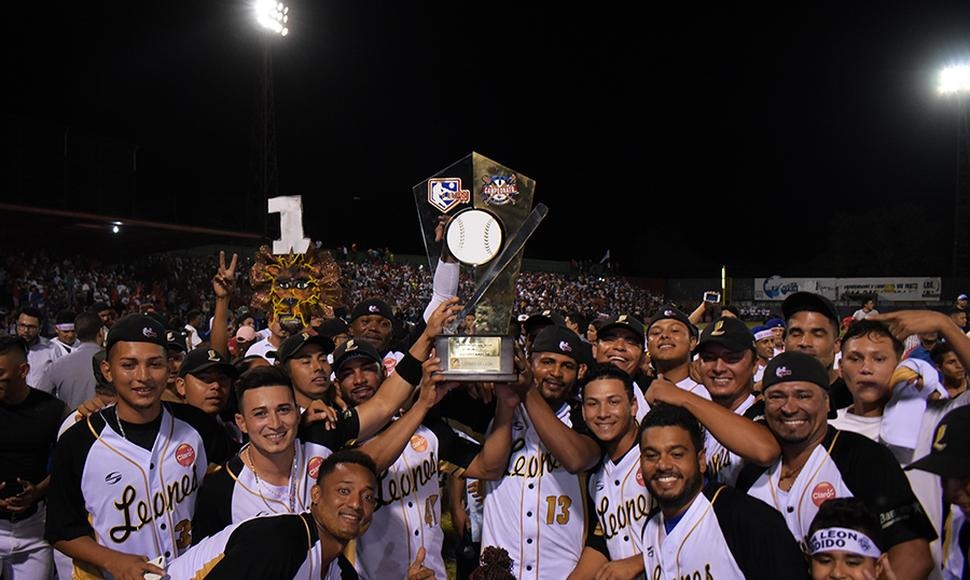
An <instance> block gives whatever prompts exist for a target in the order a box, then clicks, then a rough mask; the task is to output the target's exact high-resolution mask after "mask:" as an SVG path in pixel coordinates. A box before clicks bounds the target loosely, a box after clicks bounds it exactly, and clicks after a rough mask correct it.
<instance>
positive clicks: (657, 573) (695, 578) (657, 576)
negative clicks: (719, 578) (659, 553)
mask: <svg viewBox="0 0 970 580" xmlns="http://www.w3.org/2000/svg"><path fill="white" fill-rule="evenodd" d="M650 577H651V580H663V578H664V575H663V570H661V569H660V566H656V567H655V568H654V569H653V574H652V575H651V576H650ZM678 580H714V575H713V574H711V565H710V564H704V575H703V576H702V575H701V571H700V570H694V571H693V572H691V573H689V574H684V575H682V576H681V577H680V578H678Z"/></svg>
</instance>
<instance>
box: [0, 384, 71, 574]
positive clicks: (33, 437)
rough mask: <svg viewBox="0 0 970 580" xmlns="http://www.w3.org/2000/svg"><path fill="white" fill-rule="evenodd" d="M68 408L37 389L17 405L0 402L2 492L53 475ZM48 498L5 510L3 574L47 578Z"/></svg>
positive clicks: (0, 541) (0, 516)
mask: <svg viewBox="0 0 970 580" xmlns="http://www.w3.org/2000/svg"><path fill="white" fill-rule="evenodd" d="M66 413H67V408H66V407H65V406H64V403H62V402H61V401H60V400H58V399H57V398H55V397H54V396H53V395H49V394H47V393H44V392H42V391H39V390H37V389H32V388H31V389H30V390H29V391H28V393H27V397H26V398H25V399H24V400H23V401H21V402H19V403H17V404H14V405H8V404H6V403H0V482H3V483H4V487H3V489H2V490H0V497H2V498H4V499H8V498H10V497H13V496H15V495H16V494H18V493H20V491H21V489H22V488H21V486H20V483H19V482H18V481H17V479H18V478H20V479H22V480H26V481H29V482H30V483H31V484H33V485H37V484H38V483H40V482H42V481H43V480H44V479H46V478H47V475H48V466H49V465H50V459H51V453H52V452H53V450H54V442H55V441H56V440H57V428H58V426H59V425H60V423H61V419H62V418H63V417H64V415H65V414H66ZM44 515H45V510H44V501H43V500H41V501H38V502H36V503H35V504H34V505H32V506H30V507H28V508H27V510H26V511H22V512H19V513H14V512H9V511H6V510H0V577H4V578H14V579H24V580H34V579H36V580H47V578H48V577H49V576H50V570H51V547H50V544H48V543H47V542H46V541H45V540H44Z"/></svg>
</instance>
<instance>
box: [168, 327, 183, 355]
mask: <svg viewBox="0 0 970 580" xmlns="http://www.w3.org/2000/svg"><path fill="white" fill-rule="evenodd" d="M186 338H187V337H186V336H185V331H184V330H166V331H165V348H166V349H168V350H178V351H182V352H187V351H188V350H189V347H188V346H187V345H186V343H185V339H186Z"/></svg>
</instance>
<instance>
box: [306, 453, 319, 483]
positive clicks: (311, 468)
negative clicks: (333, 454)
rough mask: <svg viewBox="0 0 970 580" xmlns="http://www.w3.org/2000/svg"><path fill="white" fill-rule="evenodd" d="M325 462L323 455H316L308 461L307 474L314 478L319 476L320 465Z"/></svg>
mask: <svg viewBox="0 0 970 580" xmlns="http://www.w3.org/2000/svg"><path fill="white" fill-rule="evenodd" d="M322 463H323V457H319V456H314V457H311V458H310V461H307V462H306V474H307V475H309V476H310V477H312V478H313V479H316V478H317V474H319V473H320V465H321V464H322Z"/></svg>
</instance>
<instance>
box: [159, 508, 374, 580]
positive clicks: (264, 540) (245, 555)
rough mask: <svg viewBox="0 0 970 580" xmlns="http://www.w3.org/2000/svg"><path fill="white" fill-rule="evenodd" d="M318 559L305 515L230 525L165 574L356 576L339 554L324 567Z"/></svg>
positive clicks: (333, 579) (175, 578)
mask: <svg viewBox="0 0 970 580" xmlns="http://www.w3.org/2000/svg"><path fill="white" fill-rule="evenodd" d="M322 560H323V549H322V547H321V543H320V537H319V535H318V533H317V524H316V522H315V521H314V519H313V516H312V515H311V514H310V513H308V512H305V513H302V514H280V515H276V516H272V517H264V518H254V519H251V520H247V521H245V522H240V523H238V524H233V525H231V526H229V527H228V528H226V529H224V530H222V531H221V532H219V533H218V534H216V535H214V536H210V537H208V538H206V539H205V540H203V541H202V542H200V543H199V544H198V545H196V546H193V547H192V548H191V549H190V550H189V551H187V552H186V553H185V554H183V555H181V556H179V557H178V558H176V559H175V560H174V561H172V562H171V563H170V564H169V565H168V568H167V569H166V572H167V573H168V576H169V577H170V578H171V579H172V580H183V579H184V580H188V579H190V578H191V579H193V580H201V579H202V578H210V577H211V578H213V579H216V578H260V579H262V578H280V579H283V578H287V579H289V578H293V579H299V580H304V579H305V580H320V579H324V580H340V579H341V578H343V579H344V580H348V579H352V578H357V573H356V572H354V568H353V566H351V565H350V563H349V562H348V561H347V560H346V559H344V557H343V555H341V556H339V557H338V558H337V559H336V560H333V561H331V562H329V563H328V564H327V566H326V567H324V566H323V565H322Z"/></svg>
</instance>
